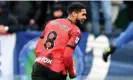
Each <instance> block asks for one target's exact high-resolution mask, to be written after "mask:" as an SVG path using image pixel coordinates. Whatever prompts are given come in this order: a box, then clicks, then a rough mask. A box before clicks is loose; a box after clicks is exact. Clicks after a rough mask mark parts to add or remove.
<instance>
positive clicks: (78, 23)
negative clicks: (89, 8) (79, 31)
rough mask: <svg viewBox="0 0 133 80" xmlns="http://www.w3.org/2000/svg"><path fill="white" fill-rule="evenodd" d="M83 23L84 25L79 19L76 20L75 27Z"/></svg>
mask: <svg viewBox="0 0 133 80" xmlns="http://www.w3.org/2000/svg"><path fill="white" fill-rule="evenodd" d="M83 23H84V21H83V20H79V19H77V20H76V25H77V26H81V25H83Z"/></svg>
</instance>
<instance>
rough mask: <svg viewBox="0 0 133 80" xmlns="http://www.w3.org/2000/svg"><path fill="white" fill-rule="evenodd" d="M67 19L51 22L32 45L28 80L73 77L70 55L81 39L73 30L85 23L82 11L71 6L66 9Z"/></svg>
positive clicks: (80, 6) (76, 30) (77, 30)
mask: <svg viewBox="0 0 133 80" xmlns="http://www.w3.org/2000/svg"><path fill="white" fill-rule="evenodd" d="M67 11H68V17H67V18H60V19H55V20H51V21H49V22H48V23H47V24H46V27H45V29H44V31H43V33H42V34H41V37H40V39H39V41H38V43H37V45H36V48H35V53H36V60H35V63H34V65H33V70H32V80H66V76H67V74H69V77H70V78H75V77H76V72H75V70H74V68H73V67H74V66H73V57H72V55H73V52H74V49H75V47H76V45H77V44H78V42H79V40H80V39H81V32H80V30H79V28H78V27H77V26H76V25H77V24H79V23H81V24H82V23H83V22H84V20H85V19H86V9H85V6H84V5H83V4H81V3H78V2H75V3H72V4H71V5H70V6H69V7H68V10H67Z"/></svg>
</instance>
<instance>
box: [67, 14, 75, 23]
mask: <svg viewBox="0 0 133 80" xmlns="http://www.w3.org/2000/svg"><path fill="white" fill-rule="evenodd" d="M67 18H68V20H70V21H71V22H72V23H74V24H76V21H75V20H74V18H72V16H70V15H69V16H68V17H67Z"/></svg>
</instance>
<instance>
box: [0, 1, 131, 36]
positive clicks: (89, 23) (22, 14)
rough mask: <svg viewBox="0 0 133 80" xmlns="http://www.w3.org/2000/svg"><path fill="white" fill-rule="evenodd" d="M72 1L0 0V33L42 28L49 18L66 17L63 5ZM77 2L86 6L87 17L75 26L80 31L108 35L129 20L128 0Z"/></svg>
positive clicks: (129, 5)
mask: <svg viewBox="0 0 133 80" xmlns="http://www.w3.org/2000/svg"><path fill="white" fill-rule="evenodd" d="M72 2H74V1H0V34H5V33H13V32H17V31H42V30H43V29H44V28H45V24H46V23H47V22H48V21H49V20H52V19H56V18H66V17H67V7H68V6H69V5H70V4H71V3H72ZM78 2H81V3H83V4H84V5H85V6H86V8H87V20H86V21H85V24H83V25H80V26H79V28H80V29H81V31H87V32H91V33H94V34H95V35H99V34H101V33H105V34H106V35H109V36H110V35H112V34H113V32H114V30H116V28H122V29H123V28H124V27H126V25H127V23H128V22H130V21H132V20H133V15H132V13H133V2H131V1H89V0H88V1H78ZM125 10H126V11H125ZM121 15H122V16H121ZM122 20H123V21H124V22H123V21H122ZM125 20H127V22H126V21H125ZM121 22H123V23H121ZM124 23H125V24H124ZM123 25H124V26H123Z"/></svg>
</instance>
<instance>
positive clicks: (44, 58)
mask: <svg viewBox="0 0 133 80" xmlns="http://www.w3.org/2000/svg"><path fill="white" fill-rule="evenodd" d="M35 62H44V63H48V64H52V60H50V59H48V58H46V57H42V58H41V57H38V58H36V60H35Z"/></svg>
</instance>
